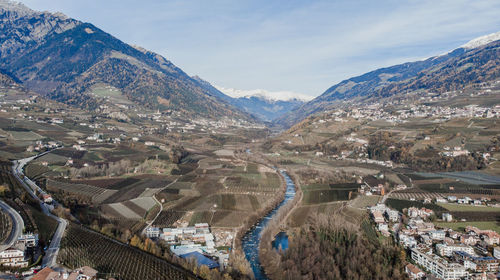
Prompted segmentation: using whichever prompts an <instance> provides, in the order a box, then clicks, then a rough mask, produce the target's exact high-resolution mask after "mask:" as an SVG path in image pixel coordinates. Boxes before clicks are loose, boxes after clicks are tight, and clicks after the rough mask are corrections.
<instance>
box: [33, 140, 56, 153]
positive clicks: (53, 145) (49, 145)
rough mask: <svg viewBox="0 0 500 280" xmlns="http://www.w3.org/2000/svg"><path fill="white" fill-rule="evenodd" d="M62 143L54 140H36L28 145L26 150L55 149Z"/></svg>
mask: <svg viewBox="0 0 500 280" xmlns="http://www.w3.org/2000/svg"><path fill="white" fill-rule="evenodd" d="M61 146H62V144H61V143H59V142H56V141H48V142H47V143H45V142H43V141H36V142H35V145H29V146H28V147H27V148H26V151H27V152H29V153H31V152H41V151H45V150H50V149H55V148H59V147H61Z"/></svg>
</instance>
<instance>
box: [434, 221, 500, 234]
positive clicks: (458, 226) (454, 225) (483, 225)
mask: <svg viewBox="0 0 500 280" xmlns="http://www.w3.org/2000/svg"><path fill="white" fill-rule="evenodd" d="M435 224H436V226H439V227H446V228H451V229H453V230H456V231H461V230H463V229H465V227H467V226H474V227H477V228H478V229H482V230H487V229H491V230H494V231H496V232H497V233H500V224H499V223H498V222H496V221H487V222H480V221H474V222H435Z"/></svg>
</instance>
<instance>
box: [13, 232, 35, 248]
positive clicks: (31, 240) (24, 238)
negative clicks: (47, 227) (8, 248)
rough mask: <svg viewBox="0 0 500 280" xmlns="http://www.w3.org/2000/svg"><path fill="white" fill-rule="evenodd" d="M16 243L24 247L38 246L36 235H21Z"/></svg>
mask: <svg viewBox="0 0 500 280" xmlns="http://www.w3.org/2000/svg"><path fill="white" fill-rule="evenodd" d="M17 242H19V243H21V244H23V245H24V246H26V247H36V246H37V245H38V234H33V233H28V234H21V235H20V236H19V237H18V238H17Z"/></svg>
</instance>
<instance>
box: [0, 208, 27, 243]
mask: <svg viewBox="0 0 500 280" xmlns="http://www.w3.org/2000/svg"><path fill="white" fill-rule="evenodd" d="M0 208H2V209H3V210H4V211H5V212H7V213H8V214H9V216H10V218H11V220H12V230H11V231H10V234H9V237H8V238H7V240H5V242H4V243H3V244H2V245H0V252H1V251H3V250H5V249H8V248H9V247H11V246H12V245H14V243H16V240H17V238H18V237H19V236H20V235H21V234H22V233H23V229H24V221H23V218H21V215H19V213H17V211H16V210H14V208H12V207H10V206H9V205H8V204H7V203H5V202H4V201H2V200H0Z"/></svg>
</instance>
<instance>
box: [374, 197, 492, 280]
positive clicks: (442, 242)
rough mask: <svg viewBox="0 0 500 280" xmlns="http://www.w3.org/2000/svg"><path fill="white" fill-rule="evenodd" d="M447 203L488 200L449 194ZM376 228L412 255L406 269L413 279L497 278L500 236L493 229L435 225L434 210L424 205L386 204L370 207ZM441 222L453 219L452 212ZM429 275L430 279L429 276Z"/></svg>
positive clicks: (480, 203) (479, 203)
mask: <svg viewBox="0 0 500 280" xmlns="http://www.w3.org/2000/svg"><path fill="white" fill-rule="evenodd" d="M448 199H449V200H448V201H447V203H461V204H470V205H477V206H476V207H481V205H485V204H486V202H485V201H484V200H483V201H481V200H473V199H470V198H468V197H464V198H457V197H455V196H450V197H449V198H448ZM369 211H370V213H371V217H372V219H373V221H374V222H375V224H376V227H377V230H378V231H379V232H380V234H381V235H383V236H385V237H389V238H390V237H391V236H392V238H394V239H395V240H396V241H397V242H399V243H400V244H401V245H402V246H403V247H404V248H405V250H406V253H407V254H409V256H410V259H411V263H409V264H407V266H406V272H407V273H408V275H409V277H410V279H432V278H431V277H436V278H439V279H463V278H466V279H497V278H496V275H497V273H498V270H499V262H500V247H498V245H499V243H500V235H499V234H498V233H497V232H495V231H493V230H480V229H478V228H477V227H474V226H467V227H466V228H465V229H464V231H463V232H459V231H455V230H452V229H449V228H442V227H439V226H436V225H435V224H434V223H433V222H432V221H431V219H432V218H431V217H432V216H435V213H434V211H433V210H431V209H427V208H425V207H422V208H417V207H409V208H407V209H403V213H401V212H398V211H397V210H393V209H391V208H389V207H388V206H386V205H385V204H377V205H376V206H372V207H370V208H369ZM440 218H441V219H440V220H442V221H446V222H452V221H453V216H452V215H451V214H450V213H443V214H442V217H440ZM426 277H427V278H426Z"/></svg>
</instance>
